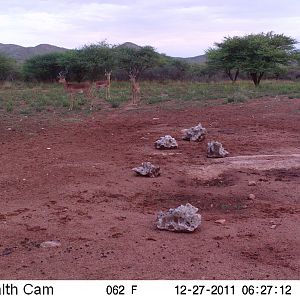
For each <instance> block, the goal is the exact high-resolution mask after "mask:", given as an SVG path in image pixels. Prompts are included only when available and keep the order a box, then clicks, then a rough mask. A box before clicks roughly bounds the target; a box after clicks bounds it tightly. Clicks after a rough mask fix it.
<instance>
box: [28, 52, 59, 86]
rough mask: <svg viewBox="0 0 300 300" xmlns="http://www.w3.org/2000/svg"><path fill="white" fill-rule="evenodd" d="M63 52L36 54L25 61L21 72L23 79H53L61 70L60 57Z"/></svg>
mask: <svg viewBox="0 0 300 300" xmlns="http://www.w3.org/2000/svg"><path fill="white" fill-rule="evenodd" d="M62 55H63V53H50V54H45V55H36V56H33V57H31V58H29V59H28V60H26V61H25V63H24V64H23V74H24V78H25V80H37V81H55V80H56V78H57V75H58V73H59V72H60V71H61V68H62V67H61V65H60V59H61V57H62Z"/></svg>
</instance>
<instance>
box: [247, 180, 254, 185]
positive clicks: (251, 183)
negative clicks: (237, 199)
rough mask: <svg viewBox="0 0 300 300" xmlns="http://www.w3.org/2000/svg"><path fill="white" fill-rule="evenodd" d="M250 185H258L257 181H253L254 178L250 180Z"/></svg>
mask: <svg viewBox="0 0 300 300" xmlns="http://www.w3.org/2000/svg"><path fill="white" fill-rule="evenodd" d="M248 185H249V186H255V185H256V182H255V181H253V180H251V181H249V182H248Z"/></svg>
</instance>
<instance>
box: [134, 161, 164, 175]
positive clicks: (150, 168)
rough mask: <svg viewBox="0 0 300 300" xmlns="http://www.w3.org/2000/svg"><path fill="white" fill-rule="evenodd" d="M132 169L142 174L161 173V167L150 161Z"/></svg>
mask: <svg viewBox="0 0 300 300" xmlns="http://www.w3.org/2000/svg"><path fill="white" fill-rule="evenodd" d="M132 171H134V172H136V174H137V175H140V176H147V177H158V176H159V175H160V167H158V166H155V165H152V164H151V163H150V162H143V163H142V165H141V166H140V167H136V168H133V169H132Z"/></svg>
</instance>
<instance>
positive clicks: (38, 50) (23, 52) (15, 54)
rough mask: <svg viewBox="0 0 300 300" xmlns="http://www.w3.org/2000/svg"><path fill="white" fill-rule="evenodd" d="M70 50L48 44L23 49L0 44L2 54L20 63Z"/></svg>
mask: <svg viewBox="0 0 300 300" xmlns="http://www.w3.org/2000/svg"><path fill="white" fill-rule="evenodd" d="M66 50H68V49H66V48H61V47H57V46H53V45H48V44H40V45H38V46H35V47H23V46H19V45H14V44H1V43H0V53H4V54H6V55H8V56H10V57H12V58H14V59H15V60H16V61H18V62H23V61H24V60H26V59H28V58H30V57H32V56H34V55H43V54H48V53H53V52H64V51H66Z"/></svg>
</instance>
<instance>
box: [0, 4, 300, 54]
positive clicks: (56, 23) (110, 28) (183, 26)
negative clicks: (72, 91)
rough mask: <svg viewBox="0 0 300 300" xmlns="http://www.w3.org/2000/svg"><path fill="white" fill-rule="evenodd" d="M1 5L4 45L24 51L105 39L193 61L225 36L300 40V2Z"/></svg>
mask: <svg viewBox="0 0 300 300" xmlns="http://www.w3.org/2000/svg"><path fill="white" fill-rule="evenodd" d="M0 4H1V5H0V7H1V10H0V43H2V44H17V45H21V46H25V47H29V46H36V45H38V44H52V45H56V46H60V47H65V48H70V49H73V48H80V47H82V46H83V45H86V44H91V43H97V42H101V41H104V40H106V41H107V42H108V43H109V44H114V45H116V44H122V43H124V42H133V43H135V44H138V45H140V46H146V45H150V46H153V47H154V48H155V49H156V50H157V51H158V52H159V53H165V54H167V55H170V56H180V57H192V56H197V55H201V54H204V52H205V50H206V49H208V48H209V47H212V46H213V45H214V43H215V42H221V41H222V40H223V39H224V37H227V36H242V35H245V34H250V33H260V32H269V31H274V32H275V33H278V34H281V33H283V34H285V35H288V36H291V37H293V38H295V39H296V40H298V41H300V1H299V0H285V1H283V0H280V1H279V0H250V1H248V0H247V1H243V0H221V1H220V0H203V1H201V0H200V1H196V0H182V1H179V0H147V1H144V0H142V1H135V0H131V1H128V0H124V1H121V0H113V1H98V0H56V1H48V0H40V1H39V0H21V1H19V0H6V1H2V0H0ZM297 48H300V47H299V44H298V46H297Z"/></svg>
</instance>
